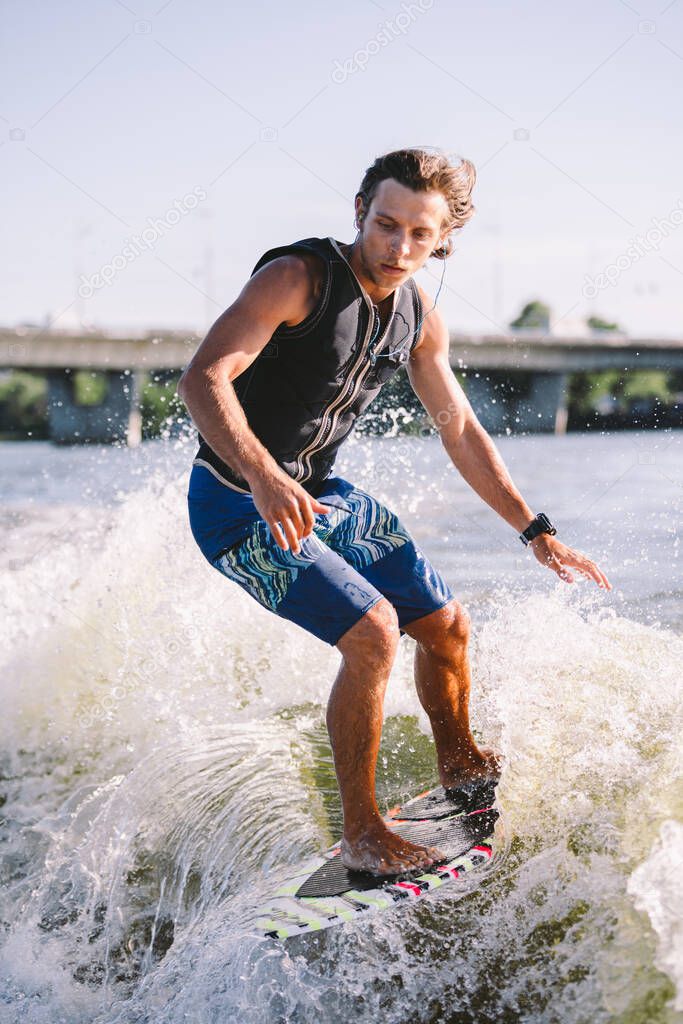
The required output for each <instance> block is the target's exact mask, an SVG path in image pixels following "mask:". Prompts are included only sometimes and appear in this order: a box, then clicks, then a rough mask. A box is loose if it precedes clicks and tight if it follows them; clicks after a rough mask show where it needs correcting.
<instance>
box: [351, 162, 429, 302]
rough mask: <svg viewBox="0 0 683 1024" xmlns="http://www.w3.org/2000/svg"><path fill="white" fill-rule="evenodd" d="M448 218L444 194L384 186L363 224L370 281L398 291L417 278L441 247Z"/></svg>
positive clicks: (365, 266)
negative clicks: (414, 275)
mask: <svg viewBox="0 0 683 1024" xmlns="http://www.w3.org/2000/svg"><path fill="white" fill-rule="evenodd" d="M359 209H360V201H358V202H357V206H356V212H357V213H358V211H359ZM447 217H448V204H447V203H446V200H445V199H444V197H443V195H442V194H441V193H440V192H414V191H413V190H412V189H410V188H406V186H405V185H401V184H399V182H398V181H395V180H394V179H393V178H388V179H386V180H385V181H382V182H380V184H379V185H378V187H377V191H376V192H375V195H374V196H373V199H372V202H371V203H370V209H369V210H365V211H364V216H363V219H362V220H361V221H360V240H359V243H360V244H359V248H360V256H361V261H362V264H363V270H364V271H365V273H366V274H367V276H368V277H369V278H370V280H371V281H373V282H374V283H375V284H376V285H380V286H382V287H390V288H396V287H397V286H398V285H399V284H402V283H403V282H404V281H406V280H407V279H408V278H409V277H411V276H412V275H413V274H415V273H416V272H417V271H418V270H419V269H420V267H422V266H423V264H424V263H425V262H426V260H427V259H428V257H429V256H430V255H431V253H432V252H433V250H434V249H435V248H436V247H437V246H440V245H441V240H442V238H443V237H444V236H443V233H442V231H441V228H442V225H443V224H445V223H447Z"/></svg>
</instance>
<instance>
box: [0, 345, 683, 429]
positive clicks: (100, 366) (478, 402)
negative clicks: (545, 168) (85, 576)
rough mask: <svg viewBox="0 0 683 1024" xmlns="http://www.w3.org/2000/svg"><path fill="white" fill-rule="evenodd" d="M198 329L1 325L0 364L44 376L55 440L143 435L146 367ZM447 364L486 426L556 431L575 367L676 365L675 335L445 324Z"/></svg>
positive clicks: (176, 362)
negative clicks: (94, 401) (102, 330)
mask: <svg viewBox="0 0 683 1024" xmlns="http://www.w3.org/2000/svg"><path fill="white" fill-rule="evenodd" d="M199 342H200V338H199V337H198V336H193V335H189V334H187V333H181V332H173V331H160V332H149V333H148V334H145V335H137V336H135V337H121V336H115V335H107V334H95V333H93V334H87V333H84V334H70V333H63V332H57V331H47V330H40V329H38V328H13V329H0V369H25V370H34V371H40V372H41V373H45V374H46V375H47V377H48V415H49V430H50V437H51V439H52V440H54V441H56V442H58V443H73V442H80V441H113V440H126V441H127V443H128V444H137V443H138V442H139V440H140V436H141V418H140V408H139V406H140V390H141V386H142V381H143V377H144V374H145V373H146V372H149V371H159V370H180V369H182V368H183V367H185V366H186V365H187V363H188V362H189V361H190V358H191V356H192V354H193V352H194V351H195V349H196V348H197V345H198V344H199ZM451 365H452V366H453V368H454V370H456V371H457V372H460V371H463V372H465V373H466V387H467V393H468V396H469V398H470V401H471V402H472V405H473V407H474V409H475V411H476V413H477V415H478V416H479V418H480V419H481V421H482V423H483V424H484V426H485V427H486V429H487V430H490V431H491V432H493V433H496V432H499V431H500V430H502V429H504V428H505V425H506V424H507V423H512V425H513V427H514V429H515V431H519V432H522V431H526V432H552V431H555V432H557V433H563V432H564V430H565V428H566V422H567V385H568V380H569V376H570V375H571V374H572V373H577V372H594V371H598V370H608V369H619V370H623V371H633V370H643V369H658V370H673V369H683V338H679V339H664V338H629V337H626V336H624V335H621V334H617V333H612V332H595V333H593V334H592V335H590V336H588V337H557V336H554V335H552V334H544V333H542V332H525V331H519V332H514V333H511V334H505V335H504V334H491V335H475V334H463V333H459V332H457V331H453V332H451ZM79 369H85V370H91V371H95V370H97V371H100V372H102V373H103V374H105V375H106V383H107V388H106V394H105V397H104V400H103V401H102V402H101V403H100V404H99V405H94V406H93V405H79V404H77V401H76V396H75V393H74V386H73V373H74V371H76V370H79Z"/></svg>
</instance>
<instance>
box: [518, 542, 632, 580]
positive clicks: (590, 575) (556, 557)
mask: <svg viewBox="0 0 683 1024" xmlns="http://www.w3.org/2000/svg"><path fill="white" fill-rule="evenodd" d="M530 547H531V548H532V550H533V552H534V554H535V555H536V558H537V559H538V560H539V562H540V563H541V565H545V566H546V567H547V568H548V569H552V571H553V572H554V573H557V575H558V576H559V577H560V579H561V580H564V582H565V583H573V582H574V576H573V574H572V573H571V572H570V571H569V568H572V569H576V571H577V572H578V573H579V574H580V575H581V576H585V577H586V579H589V580H595V582H596V583H597V585H598V586H599V587H601V588H602V589H603V590H611V589H612V584H611V583H610V581H609V580H608V579H607V577H606V576H605V574H604V572H602V571H601V570H600V569H598V567H597V565H596V564H595V562H591V560H590V558H586V556H585V555H582V554H581V552H580V551H573V550H572V549H571V548H568V547H567V546H566V544H562V543H561V542H560V541H559V540H557V539H556V538H555V537H551V536H550V535H549V534H547V533H541V534H539V536H538V537H536V538H535V539H534V540H532V541H531V544H530ZM568 567H569V568H568Z"/></svg>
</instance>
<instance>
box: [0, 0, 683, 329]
mask: <svg viewBox="0 0 683 1024" xmlns="http://www.w3.org/2000/svg"><path fill="white" fill-rule="evenodd" d="M0 24H1V29H2V42H1V44H0V45H1V49H0V81H1V99H0V141H1V143H2V144H1V145H0V164H1V166H2V177H3V207H2V235H3V251H4V256H5V261H4V262H5V266H4V273H3V282H2V284H3V286H2V288H1V289H0V325H4V326H9V325H14V324H17V323H21V322H33V323H40V324H43V323H44V322H46V319H49V320H52V319H54V320H55V323H57V324H61V325H63V326H72V325H73V324H74V323H75V322H77V321H78V320H79V319H80V320H85V321H87V322H90V323H93V324H95V325H97V326H99V327H104V328H108V329H114V330H122V331H127V330H129V329H138V328H141V327H144V328H153V327H159V328H179V329H193V330H199V331H203V330H205V329H206V327H207V325H208V324H209V323H210V322H211V321H212V320H213V319H215V317H216V316H218V315H219V313H220V312H221V311H222V310H223V309H224V308H225V307H226V306H227V305H229V303H230V302H231V301H232V300H233V299H234V297H235V296H236V294H237V292H238V291H239V289H240V287H241V285H242V283H243V282H244V280H245V279H246V278H247V277H248V276H249V273H250V272H251V269H252V267H253V265H254V263H255V262H256V260H257V259H258V257H259V256H260V254H261V253H262V252H264V251H265V250H266V249H268V248H270V247H272V246H274V245H280V244H284V243H286V242H288V241H292V240H295V239H297V238H304V237H306V236H308V235H334V236H335V237H336V238H337V239H339V240H341V241H350V240H352V238H353V234H354V231H353V227H352V222H353V196H354V193H355V191H356V189H357V187H358V184H359V181H360V178H361V176H362V173H363V171H364V169H365V168H366V167H367V166H368V165H369V164H370V163H371V162H372V160H373V159H374V158H375V156H377V155H378V154H380V153H381V152H384V151H386V150H389V149H394V148H397V147H400V146H404V145H431V146H438V147H441V148H443V149H445V150H447V151H449V152H451V153H454V154H462V155H465V156H467V157H468V158H469V159H471V160H472V161H473V162H474V163H475V165H476V166H477V169H478V183H477V187H476V192H475V202H476V206H477V213H476V215H475V217H474V219H473V220H472V221H471V222H470V223H469V224H468V225H467V227H466V228H465V229H464V230H463V231H462V232H461V233H460V235H459V236H458V238H457V240H456V245H457V252H456V254H455V255H454V257H453V258H452V259H451V260H449V262H448V268H447V272H446V285H445V287H444V291H443V293H442V299H441V300H440V304H441V306H442V308H443V310H444V312H445V314H446V319H447V321H448V323H449V325H450V326H451V328H459V329H463V330H473V331H497V330H500V329H504V328H505V327H506V325H507V323H508V322H509V320H510V319H511V318H512V317H514V316H515V315H516V314H517V313H518V311H519V309H520V307H521V305H522V304H523V303H524V302H526V301H528V300H529V299H533V298H537V297H538V298H541V299H543V300H545V301H546V302H548V303H549V305H550V306H551V308H552V311H553V318H554V320H555V321H557V322H558V328H559V329H560V330H561V329H565V330H569V329H571V327H572V325H573V324H575V323H576V322H577V320H578V319H580V318H585V317H586V316H587V315H590V314H591V313H595V314H598V315H601V316H604V317H606V318H608V319H615V320H617V321H618V322H619V323H620V324H621V325H622V326H624V327H625V328H626V329H627V330H628V331H629V332H630V333H631V334H633V335H639V334H648V335H652V334H661V335H669V336H676V335H679V336H680V335H681V334H683V225H681V223H680V221H681V220H683V189H682V187H681V183H682V181H683V133H682V132H681V106H682V104H681V100H682V98H683V89H682V85H683V0H673V2H672V0H659V2H658V3H654V2H651V0H633V3H632V2H631V0H597V2H589V0H575V2H574V3H572V4H570V5H568V4H559V3H548V2H545V3H542V2H530V0H522V2H520V3H514V4H511V3H503V2H501V3H487V2H482V3H474V2H473V3H453V2H448V0H419V2H408V0H399V2H396V0H381V2H380V0H347V2H346V3H344V4H343V5H342V4H340V3H336V2H335V3H325V2H319V3H314V2H312V0H290V2H289V3H286V4H284V3H275V2H274V0H252V2H250V3H240V4H226V3H221V2H219V0H197V2H195V3H190V2H189V0H165V2H163V0H156V2H148V0H125V2H124V0H98V2H96V3H93V2H92V0H90V2H85V0H61V2H57V3H50V2H47V0H42V2H31V0H5V2H3V3H2V5H1V6H0ZM188 197H189V198H188ZM170 211H174V212H173V213H170ZM162 221H163V223H162ZM654 221H657V222H659V227H658V228H657V229H656V230H655V226H654ZM661 222H664V223H663V224H662V223H661ZM143 231H146V236H145V238H144V241H143V242H138V243H137V244H136V245H134V246H133V247H132V248H131V247H130V245H129V248H128V249H127V250H126V246H127V244H129V243H130V240H131V239H132V238H134V237H135V236H137V237H138V238H140V237H141V236H142V232H143ZM648 232H650V234H649V235H648ZM639 236H640V238H641V239H642V241H640V242H636V245H635V247H634V246H633V244H632V243H633V240H637V239H638V238H639ZM125 252H127V253H128V255H127V256H126V255H125ZM116 264H118V266H116ZM106 267H108V268H109V270H108V271H107V273H108V275H109V277H110V283H108V284H103V283H102V280H101V279H96V278H93V275H95V274H98V273H100V272H101V271H102V268H106ZM112 268H113V271H112ZM438 270H439V266H437V265H435V266H433V267H431V268H430V270H429V272H422V274H421V283H423V285H424V286H425V287H426V288H427V290H430V291H431V292H432V294H433V293H434V291H435V287H436V283H437V282H436V279H435V278H436V276H437V271H438ZM601 274H602V275H603V276H602V277H600V276H599V275H601ZM81 275H83V276H81ZM84 282H85V283H84ZM79 288H80V292H81V295H79ZM84 296H85V297H84Z"/></svg>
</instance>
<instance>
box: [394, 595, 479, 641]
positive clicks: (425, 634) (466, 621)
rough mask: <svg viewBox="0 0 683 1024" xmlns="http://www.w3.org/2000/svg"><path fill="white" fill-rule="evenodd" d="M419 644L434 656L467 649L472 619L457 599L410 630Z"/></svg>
mask: <svg viewBox="0 0 683 1024" xmlns="http://www.w3.org/2000/svg"><path fill="white" fill-rule="evenodd" d="M408 632H410V633H411V636H414V637H415V639H416V640H417V642H418V643H419V644H420V646H421V647H423V648H424V649H425V650H427V651H431V652H433V653H434V654H449V653H452V652H453V650H454V649H455V648H457V647H465V646H466V645H467V642H468V640H469V637H470V617H469V615H468V613H467V611H466V609H465V608H463V606H462V605H461V604H460V602H459V601H456V600H455V599H454V600H452V601H449V602H448V604H446V605H444V606H443V608H439V609H438V610H437V611H435V612H432V614H431V615H428V616H426V617H425V618H424V619H422V620H421V621H420V623H419V625H417V628H416V629H415V630H410V628H408Z"/></svg>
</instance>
